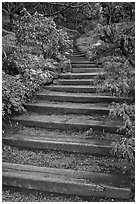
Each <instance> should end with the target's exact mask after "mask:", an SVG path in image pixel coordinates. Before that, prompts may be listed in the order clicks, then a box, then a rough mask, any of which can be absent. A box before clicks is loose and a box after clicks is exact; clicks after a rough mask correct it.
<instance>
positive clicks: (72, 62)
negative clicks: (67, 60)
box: [71, 59, 97, 66]
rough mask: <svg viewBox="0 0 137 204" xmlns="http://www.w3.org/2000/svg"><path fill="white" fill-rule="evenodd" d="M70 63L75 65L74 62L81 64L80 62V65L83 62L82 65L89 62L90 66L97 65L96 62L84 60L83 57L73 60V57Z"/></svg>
mask: <svg viewBox="0 0 137 204" xmlns="http://www.w3.org/2000/svg"><path fill="white" fill-rule="evenodd" d="M71 64H72V65H75V64H77V65H81V64H82V65H83V64H84V65H89V64H90V65H91V66H97V64H95V63H93V62H90V61H88V60H85V59H83V60H81V59H80V60H74V59H73V60H71Z"/></svg>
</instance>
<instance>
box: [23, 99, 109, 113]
mask: <svg viewBox="0 0 137 204" xmlns="http://www.w3.org/2000/svg"><path fill="white" fill-rule="evenodd" d="M25 108H26V109H27V110H28V111H32V112H37V113H43V114H50V113H60V114H67V113H68V114H85V115H91V114H106V115H108V114H109V110H110V108H109V107H106V106H103V105H92V104H86V105H85V104H82V103H67V102H65V103H62V102H58V103H55V102H54V103H49V102H45V101H42V102H37V103H28V104H26V105H25Z"/></svg>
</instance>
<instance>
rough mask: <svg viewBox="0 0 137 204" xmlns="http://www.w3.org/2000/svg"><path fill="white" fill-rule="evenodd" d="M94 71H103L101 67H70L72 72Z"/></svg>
mask: <svg viewBox="0 0 137 204" xmlns="http://www.w3.org/2000/svg"><path fill="white" fill-rule="evenodd" d="M94 72H101V73H102V72H103V68H91V67H90V68H81V67H79V68H75V67H73V68H72V73H94Z"/></svg>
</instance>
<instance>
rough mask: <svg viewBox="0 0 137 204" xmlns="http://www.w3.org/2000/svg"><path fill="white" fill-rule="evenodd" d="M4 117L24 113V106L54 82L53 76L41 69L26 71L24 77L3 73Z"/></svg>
mask: <svg viewBox="0 0 137 204" xmlns="http://www.w3.org/2000/svg"><path fill="white" fill-rule="evenodd" d="M2 78H3V81H2V116H3V118H6V117H9V116H10V115H11V114H13V113H21V112H24V111H25V109H24V104H25V103H26V102H27V101H28V100H29V99H32V98H33V97H34V94H35V92H36V91H38V90H39V89H40V87H41V85H43V84H49V83H51V82H52V81H53V77H52V75H51V74H50V73H49V72H47V71H45V72H42V71H41V69H39V70H34V69H26V70H25V72H24V75H23V76H21V75H16V76H11V75H9V74H6V73H5V72H4V71H3V72H2Z"/></svg>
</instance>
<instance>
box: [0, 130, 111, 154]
mask: <svg viewBox="0 0 137 204" xmlns="http://www.w3.org/2000/svg"><path fill="white" fill-rule="evenodd" d="M2 142H3V143H4V144H6V145H10V146H16V147H25V148H33V149H44V150H46V149H48V150H57V151H58V150H59V151H67V152H73V153H75V152H77V153H89V154H96V155H100V156H115V155H114V154H113V155H112V146H111V145H112V141H107V142H106V140H100V141H99V140H95V139H92V140H90V142H89V141H86V139H85V140H84V139H74V138H71V139H66V138H57V137H56V135H55V139H53V138H50V137H49V138H46V135H45V137H44V136H43V137H41V136H34V137H33V136H29V135H27V136H26V135H22V134H15V135H10V137H5V138H3V140H2Z"/></svg>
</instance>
